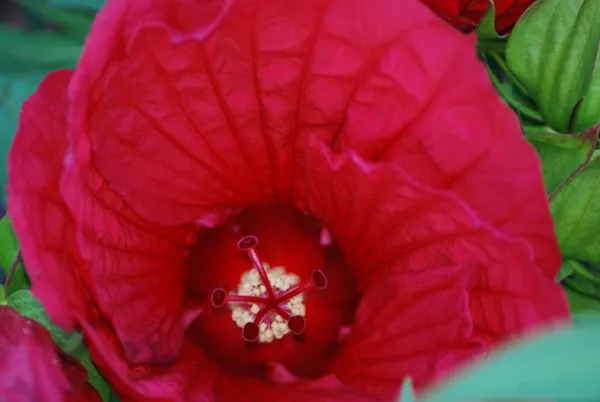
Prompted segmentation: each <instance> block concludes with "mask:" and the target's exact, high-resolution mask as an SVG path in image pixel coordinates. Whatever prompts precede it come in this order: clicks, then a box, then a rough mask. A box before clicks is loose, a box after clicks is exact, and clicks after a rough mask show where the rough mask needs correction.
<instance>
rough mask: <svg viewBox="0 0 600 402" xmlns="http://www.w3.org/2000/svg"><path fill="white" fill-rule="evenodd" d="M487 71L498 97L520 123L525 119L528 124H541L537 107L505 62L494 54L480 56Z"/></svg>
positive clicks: (542, 119) (541, 117) (541, 118)
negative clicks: (513, 112)
mask: <svg viewBox="0 0 600 402" xmlns="http://www.w3.org/2000/svg"><path fill="white" fill-rule="evenodd" d="M482 57H483V61H484V62H485V65H486V67H487V70H488V75H489V76H490V79H491V80H492V83H493V84H494V86H495V87H496V90H497V91H498V92H499V93H500V96H502V98H503V99H504V100H505V101H506V102H507V103H508V104H509V105H510V107H512V108H513V109H514V110H515V112H517V114H518V115H519V117H520V119H521V121H522V122H524V120H525V119H527V120H528V121H530V122H535V123H537V124H543V123H544V118H543V116H542V115H541V114H540V112H539V111H538V110H537V106H536V105H535V103H534V102H533V100H532V99H531V97H529V95H527V92H526V90H525V88H524V87H523V86H522V85H521V84H520V83H519V81H518V80H517V78H516V77H515V76H514V74H512V72H511V71H510V69H509V68H508V65H507V64H506V61H505V60H504V59H503V58H502V56H500V55H498V54H496V53H488V54H485V55H483V56H482Z"/></svg>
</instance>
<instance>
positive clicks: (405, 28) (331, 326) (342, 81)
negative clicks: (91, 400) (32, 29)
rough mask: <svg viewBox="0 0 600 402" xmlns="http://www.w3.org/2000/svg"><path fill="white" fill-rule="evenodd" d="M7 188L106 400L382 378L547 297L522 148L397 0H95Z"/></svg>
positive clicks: (531, 163)
mask: <svg viewBox="0 0 600 402" xmlns="http://www.w3.org/2000/svg"><path fill="white" fill-rule="evenodd" d="M8 204H9V214H10V215H11V218H12V220H13V222H14V225H15V230H16V232H17V235H18V236H19V238H20V241H21V246H22V252H23V257H24V261H25V263H26V266H27V269H28V272H29V274H30V276H31V279H32V282H33V287H34V292H35V294H36V295H37V296H38V298H40V300H41V301H42V302H43V304H44V306H45V307H46V309H47V310H48V311H49V314H51V317H52V318H53V319H54V320H55V321H56V322H58V323H60V324H61V325H63V326H65V327H73V326H74V327H77V326H82V327H83V329H84V331H85V334H86V337H87V340H88V343H89V345H90V348H91V352H92V356H93V358H94V359H95V361H96V363H97V365H98V366H99V367H100V369H101V370H102V372H103V373H104V374H105V376H106V377H107V378H108V380H109V381H110V382H111V384H112V385H113V386H114V387H115V388H116V389H117V391H118V393H119V395H120V396H121V398H122V399H123V400H127V401H130V400H133V401H137V400H140V401H147V400H153V401H154V400H156V401H207V400H208V401H210V400H218V401H246V400H248V401H250V400H273V401H288V400H295V401H309V400H310V401H330V400H340V399H341V400H365V399H368V398H392V397H394V396H395V395H396V393H397V392H398V388H399V385H400V383H401V381H402V379H403V378H404V377H405V376H412V377H413V379H414V381H415V382H416V384H417V386H418V387H423V386H425V385H427V384H428V383H430V382H431V381H433V380H434V379H437V378H440V377H441V376H443V375H444V374H446V373H447V372H448V371H450V370H453V369H455V368H456V367H457V365H459V364H461V363H463V362H465V361H469V360H470V359H472V358H476V357H477V356H480V355H482V354H484V353H486V352H488V351H489V350H490V348H492V347H493V346H494V345H496V344H497V343H498V342H502V341H504V340H506V339H509V338H511V337H513V336H517V335H520V334H522V333H524V332H526V331H529V330H531V329H533V328H536V327H538V326H539V325H545V324H548V323H552V322H554V321H556V320H563V319H568V309H567V305H566V302H565V299H564V296H563V294H562V292H561V290H560V287H559V286H558V285H556V284H555V283H553V278H554V277H555V275H556V273H557V271H558V268H559V265H560V254H559V250H558V247H557V244H556V239H555V236H554V234H553V226H552V221H551V218H550V214H549V211H548V207H547V200H546V197H545V192H544V188H543V184H542V180H541V177H540V166H539V162H538V160H537V157H536V155H535V152H534V151H533V149H532V148H531V147H530V146H529V145H528V144H527V142H526V141H525V139H524V138H523V137H522V136H521V134H520V131H519V125H518V122H517V119H516V117H515V116H514V115H513V114H512V112H511V111H510V110H509V109H508V108H507V107H506V106H505V105H504V104H503V103H502V102H501V101H500V100H499V98H498V97H497V95H496V94H495V92H494V90H493V88H492V86H491V85H490V83H489V80H488V78H487V75H486V73H485V69H484V67H483V66H482V65H481V64H480V63H479V62H478V61H477V59H476V56H475V52H474V38H473V37H470V36H465V35H462V34H460V33H459V32H456V31H455V30H454V29H452V28H451V27H449V26H448V25H447V24H446V23H444V22H443V21H442V20H441V19H439V18H438V17H436V16H435V15H434V14H433V13H432V12H431V11H430V10H429V9H428V8H427V7H425V6H424V5H422V4H421V3H420V2H418V1H417V0H406V1H402V2H399V1H397V0H373V1H369V2H365V1H362V0H305V1H293V0H238V1H235V2H233V1H225V0H214V1H183V0H179V1H173V0H147V1H139V2H138V1H136V2H123V1H119V0H114V1H108V2H107V4H106V6H105V8H104V9H103V10H102V12H101V13H100V14H99V16H98V17H97V20H96V22H95V24H94V27H93V29H92V32H91V34H90V36H89V38H88V42H87V44H86V47H85V50H84V54H83V56H82V58H81V60H80V63H79V65H78V66H77V68H76V70H75V71H74V72H70V71H60V72H55V73H53V74H51V75H50V76H48V77H47V78H46V79H45V81H44V82H43V83H42V85H41V87H40V88H39V90H38V91H37V93H36V94H34V95H33V96H32V97H31V99H29V100H28V101H27V103H26V104H25V105H24V108H23V111H22V115H21V121H20V127H19V130H18V133H17V137H16V139H15V143H14V146H13V148H12V151H11V154H10V160H9V203H8Z"/></svg>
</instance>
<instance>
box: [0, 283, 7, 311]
mask: <svg viewBox="0 0 600 402" xmlns="http://www.w3.org/2000/svg"><path fill="white" fill-rule="evenodd" d="M5 304H6V294H5V293H4V286H1V285H0V306H4V305H5Z"/></svg>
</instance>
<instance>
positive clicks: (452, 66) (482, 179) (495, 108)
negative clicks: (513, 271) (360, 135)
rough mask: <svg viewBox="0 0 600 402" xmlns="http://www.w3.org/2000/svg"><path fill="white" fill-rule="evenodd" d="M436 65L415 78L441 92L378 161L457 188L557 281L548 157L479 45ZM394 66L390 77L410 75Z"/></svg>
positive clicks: (420, 87)
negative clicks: (544, 160)
mask: <svg viewBox="0 0 600 402" xmlns="http://www.w3.org/2000/svg"><path fill="white" fill-rule="evenodd" d="M429 64H431V65H435V66H436V68H432V69H431V70H430V71H428V75H427V76H424V77H423V78H421V79H417V80H415V81H413V82H417V84H414V85H415V87H416V88H415V90H414V92H415V93H419V94H431V93H433V94H435V96H433V97H432V98H430V101H429V102H428V103H427V105H426V106H424V108H423V110H422V111H421V112H420V115H419V117H418V118H415V119H413V120H412V121H410V123H408V125H405V126H403V127H402V128H399V130H400V131H399V132H400V134H398V132H396V134H395V135H394V136H393V137H391V139H389V140H388V139H386V140H384V141H382V142H383V143H382V144H380V145H379V147H380V153H379V154H378V156H377V158H376V160H378V161H382V162H383V161H387V162H393V163H394V164H397V165H399V166H401V167H402V168H403V169H404V170H406V171H407V172H408V173H409V174H410V175H412V176H414V177H415V178H416V179H417V180H418V181H420V182H423V183H425V184H427V185H429V186H433V187H436V188H440V189H444V190H450V191H453V192H454V193H456V194H457V195H458V196H459V197H460V198H461V199H462V200H463V201H465V202H466V203H467V204H469V207H471V208H472V209H473V210H474V212H476V213H477V214H479V215H480V216H481V218H482V219H483V220H485V221H486V222H487V223H489V224H491V225H493V226H494V227H496V228H498V229H501V230H502V231H504V232H506V233H507V234H509V235H519V236H522V237H524V238H526V239H527V241H528V242H529V243H530V244H531V245H532V247H533V248H534V251H535V254H536V261H537V263H538V264H539V266H540V267H541V268H542V269H543V270H544V272H545V273H546V274H547V275H548V277H550V278H555V277H556V274H557V273H558V270H559V269H560V263H561V259H560V250H559V247H558V243H557V241H556V237H555V236H554V226H553V223H552V218H551V215H550V210H549V207H548V201H547V197H546V192H545V189H544V186H543V182H542V178H541V168H540V162H539V158H538V156H537V154H536V152H535V150H534V149H533V148H532V147H531V145H530V144H529V143H528V142H527V141H526V140H525V138H524V137H523V135H522V133H521V130H520V128H519V122H518V120H517V117H516V116H515V114H514V113H513V112H512V110H510V109H509V108H508V106H506V105H505V104H503V103H502V101H501V100H500V99H499V98H498V95H497V93H496V91H495V90H494V89H493V88H492V87H491V85H490V83H489V77H488V76H487V73H486V72H485V70H484V69H483V68H482V66H481V63H480V62H479V61H478V60H477V58H476V54H475V52H474V49H473V47H470V46H456V47H454V51H453V52H452V53H451V54H449V55H448V56H447V57H446V58H445V60H444V61H442V62H439V61H438V63H437V64H434V63H427V64H426V65H429ZM440 65H444V66H445V68H444V69H441V68H439V66H440ZM396 70H397V69H396ZM394 71H395V70H393V69H390V74H392V75H393V74H396V75H397V76H399V75H400V74H405V75H406V73H405V72H402V71H400V72H394ZM457 82H460V85H457V84H456V83H457ZM380 96H383V94H381V95H380ZM367 112H370V114H373V113H374V112H373V111H371V110H363V115H368V114H367ZM356 114H357V115H358V114H360V113H359V111H357V113H356ZM363 132H364V130H363ZM436 133H437V135H436ZM373 134H374V133H373ZM380 135H381V134H380ZM366 138H373V136H371V137H366ZM355 148H358V149H362V148H360V147H355ZM361 155H363V156H365V155H364V154H361ZM450 155H451V156H450ZM367 159H369V160H373V159H374V158H372V157H371V156H370V155H369V156H367ZM509 161H510V163H509ZM517 216H518V217H519V218H518V219H517V218H516V217H517Z"/></svg>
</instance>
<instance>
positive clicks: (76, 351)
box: [7, 290, 111, 402]
mask: <svg viewBox="0 0 600 402" xmlns="http://www.w3.org/2000/svg"><path fill="white" fill-rule="evenodd" d="M7 301H8V305H9V306H11V307H12V308H14V309H15V310H16V311H18V312H19V313H20V314H21V315H22V316H24V317H28V318H31V319H32V320H35V321H37V322H39V323H40V324H42V325H43V326H44V327H45V328H46V329H47V330H48V331H49V332H50V334H51V335H52V339H53V340H54V342H55V343H56V344H57V345H58V346H59V347H60V348H61V349H62V350H63V351H65V353H68V354H69V355H71V356H72V357H74V358H75V359H77V360H78V361H80V362H81V364H82V365H83V367H85V369H86V371H87V374H88V382H89V383H90V385H91V386H93V387H94V388H95V389H96V391H97V392H98V395H100V397H101V398H102V401H105V402H106V401H108V400H109V398H110V394H111V389H110V386H109V385H108V383H107V382H106V380H105V379H104V377H102V375H101V374H100V373H99V372H98V369H97V368H96V366H94V364H93V363H92V358H91V356H90V353H89V351H88V349H87V348H86V347H85V344H84V343H83V337H82V336H81V334H79V333H77V332H72V333H70V334H67V333H65V332H63V331H62V330H61V329H60V328H58V327H57V326H56V325H54V324H52V322H50V319H49V318H48V316H47V315H46V312H45V311H44V308H43V307H42V305H41V304H40V302H39V301H38V300H37V299H35V298H34V297H33V295H32V294H31V291H29V290H19V291H17V292H15V293H13V294H11V295H10V296H8V299H7Z"/></svg>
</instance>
